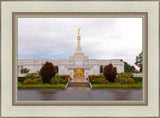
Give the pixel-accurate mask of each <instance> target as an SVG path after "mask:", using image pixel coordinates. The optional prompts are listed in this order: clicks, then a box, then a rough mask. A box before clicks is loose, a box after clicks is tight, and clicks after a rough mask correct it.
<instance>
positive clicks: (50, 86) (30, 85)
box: [18, 83, 65, 88]
mask: <svg viewBox="0 0 160 118" xmlns="http://www.w3.org/2000/svg"><path fill="white" fill-rule="evenodd" d="M18 88H65V84H57V85H54V84H25V85H22V84H20V83H18Z"/></svg>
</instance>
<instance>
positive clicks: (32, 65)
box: [18, 55, 124, 78]
mask: <svg viewBox="0 0 160 118" xmlns="http://www.w3.org/2000/svg"><path fill="white" fill-rule="evenodd" d="M82 56H83V55H82ZM46 61H49V62H52V63H53V64H54V65H55V66H58V68H59V72H58V74H59V75H65V74H66V75H70V76H71V77H72V78H73V74H74V68H83V67H87V68H85V69H84V70H85V71H84V74H85V78H87V77H88V75H93V74H95V75H99V74H100V66H101V65H102V66H106V65H108V64H109V63H112V64H113V66H114V67H117V72H118V73H120V72H124V62H123V61H121V60H120V59H113V60H96V59H88V57H87V56H84V58H80V60H79V59H78V57H76V59H75V58H74V57H71V58H70V59H69V60H67V59H65V60H32V59H30V60H27V59H26V60H18V75H19V76H22V75H21V74H20V70H21V69H22V68H28V69H29V73H36V72H37V71H40V69H41V67H42V65H43V64H44V63H45V62H46ZM70 67H72V68H70ZM23 76H24V75H23Z"/></svg>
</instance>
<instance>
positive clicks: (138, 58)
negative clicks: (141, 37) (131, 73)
mask: <svg viewBox="0 0 160 118" xmlns="http://www.w3.org/2000/svg"><path fill="white" fill-rule="evenodd" d="M135 64H136V65H137V66H138V67H139V68H140V70H139V71H140V72H142V70H143V69H142V68H143V52H141V53H140V54H139V55H138V56H136V62H135Z"/></svg>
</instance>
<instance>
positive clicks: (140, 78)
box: [133, 77, 142, 83]
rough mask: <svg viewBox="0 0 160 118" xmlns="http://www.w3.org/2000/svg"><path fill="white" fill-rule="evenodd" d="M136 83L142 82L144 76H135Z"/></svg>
mask: <svg viewBox="0 0 160 118" xmlns="http://www.w3.org/2000/svg"><path fill="white" fill-rule="evenodd" d="M133 80H134V82H135V83H139V82H142V77H133Z"/></svg>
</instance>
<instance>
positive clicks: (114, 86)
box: [92, 83, 142, 88]
mask: <svg viewBox="0 0 160 118" xmlns="http://www.w3.org/2000/svg"><path fill="white" fill-rule="evenodd" d="M92 87H93V88H142V83H136V84H119V83H109V84H93V85H92Z"/></svg>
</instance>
